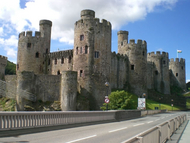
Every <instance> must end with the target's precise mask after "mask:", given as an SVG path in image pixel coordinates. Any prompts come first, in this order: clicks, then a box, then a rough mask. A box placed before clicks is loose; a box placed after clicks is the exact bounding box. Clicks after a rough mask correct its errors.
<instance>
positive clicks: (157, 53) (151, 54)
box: [147, 51, 168, 58]
mask: <svg viewBox="0 0 190 143" xmlns="http://www.w3.org/2000/svg"><path fill="white" fill-rule="evenodd" d="M147 56H148V57H166V58H168V53H167V52H162V53H161V52H160V51H156V54H155V52H150V53H148V54H147Z"/></svg>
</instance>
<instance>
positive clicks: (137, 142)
mask: <svg viewBox="0 0 190 143" xmlns="http://www.w3.org/2000/svg"><path fill="white" fill-rule="evenodd" d="M186 120H187V115H186V114H183V115H180V116H177V117H175V118H173V119H171V120H169V121H166V122H164V123H162V124H160V125H158V126H155V127H153V128H151V129H149V130H147V131H145V132H143V133H140V134H138V135H137V136H135V137H133V138H130V139H128V140H126V141H124V142H123V143H163V142H165V141H166V140H169V139H170V137H171V135H172V134H173V133H174V132H175V131H176V130H177V129H178V128H179V127H180V125H181V124H182V123H183V122H184V121H186Z"/></svg>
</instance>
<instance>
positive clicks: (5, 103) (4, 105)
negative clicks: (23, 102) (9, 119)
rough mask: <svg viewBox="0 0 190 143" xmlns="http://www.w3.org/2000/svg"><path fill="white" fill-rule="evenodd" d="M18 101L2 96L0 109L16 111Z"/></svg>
mask: <svg viewBox="0 0 190 143" xmlns="http://www.w3.org/2000/svg"><path fill="white" fill-rule="evenodd" d="M15 104H16V101H15V100H14V99H9V98H6V97H2V98H0V111H15Z"/></svg>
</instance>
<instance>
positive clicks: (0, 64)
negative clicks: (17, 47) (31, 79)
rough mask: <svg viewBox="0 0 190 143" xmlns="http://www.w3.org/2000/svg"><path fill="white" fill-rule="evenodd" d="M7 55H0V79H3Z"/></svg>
mask: <svg viewBox="0 0 190 143" xmlns="http://www.w3.org/2000/svg"><path fill="white" fill-rule="evenodd" d="M6 65H7V57H5V56H2V55H0V79H4V76H5V67H6Z"/></svg>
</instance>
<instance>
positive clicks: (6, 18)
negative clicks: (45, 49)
mask: <svg viewBox="0 0 190 143" xmlns="http://www.w3.org/2000/svg"><path fill="white" fill-rule="evenodd" d="M189 7H190V0H109V1H108V0H105V1H102V0H96V1H90V2H89V0H80V1H79V0H69V1H68V0H6V1H3V2H1V5H0V55H4V56H7V57H8V59H9V60H10V61H12V62H15V63H16V56H17V44H18V34H19V33H20V32H22V31H26V30H32V31H38V30H39V29H38V27H39V20H41V19H49V20H51V21H52V22H53V26H52V41H51V51H57V50H58V49H60V50H66V49H72V48H73V34H74V30H73V28H74V23H75V21H77V20H78V19H80V11H81V10H83V9H92V10H94V11H95V12H96V17H98V18H100V20H101V19H106V20H108V21H110V22H111V23H112V30H113V31H112V51H116V52H117V31H119V30H127V31H129V39H135V40H137V39H142V40H146V41H147V48H148V52H152V51H165V52H168V53H169V58H176V57H177V49H178V50H182V53H180V54H178V57H179V58H184V59H185V60H186V81H189V80H190V56H189V55H190V54H189V50H190V47H189V44H188V43H189V41H190V16H189V14H190V9H189Z"/></svg>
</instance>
